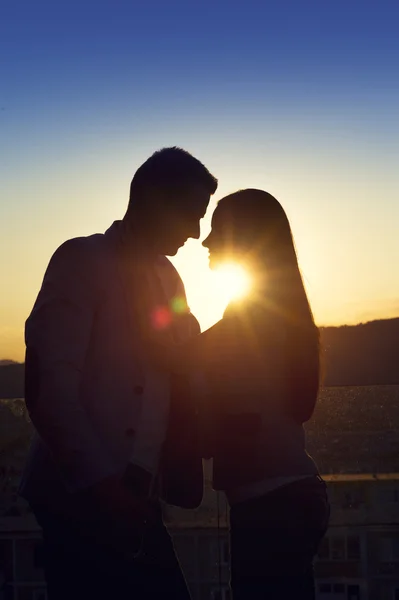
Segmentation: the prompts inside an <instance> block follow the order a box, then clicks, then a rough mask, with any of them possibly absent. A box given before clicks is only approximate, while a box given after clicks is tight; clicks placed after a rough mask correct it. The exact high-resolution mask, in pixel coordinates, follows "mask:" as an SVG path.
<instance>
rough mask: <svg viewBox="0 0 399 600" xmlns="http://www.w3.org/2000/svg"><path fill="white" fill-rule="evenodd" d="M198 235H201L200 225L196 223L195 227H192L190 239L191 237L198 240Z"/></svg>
mask: <svg viewBox="0 0 399 600" xmlns="http://www.w3.org/2000/svg"><path fill="white" fill-rule="evenodd" d="M200 235H201V227H200V224H199V223H198V224H197V225H195V226H194V227H193V230H192V232H191V235H190V237H192V238H193V239H194V240H198V239H199V237H200Z"/></svg>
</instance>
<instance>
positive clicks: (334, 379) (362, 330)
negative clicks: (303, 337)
mask: <svg viewBox="0 0 399 600" xmlns="http://www.w3.org/2000/svg"><path fill="white" fill-rule="evenodd" d="M320 334H321V344H322V348H323V363H324V365H323V367H324V372H325V376H324V385H326V386H336V385H337V386H346V385H394V384H399V352H398V341H399V318H397V319H384V320H379V321H370V322H369V323H364V324H360V325H354V326H342V327H322V328H321V329H320Z"/></svg>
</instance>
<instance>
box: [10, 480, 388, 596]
mask: <svg viewBox="0 0 399 600" xmlns="http://www.w3.org/2000/svg"><path fill="white" fill-rule="evenodd" d="M325 478H326V480H327V483H328V488H329V494H330V499H331V504H332V517H331V526H330V529H329V532H328V535H327V537H326V538H325V540H324V542H323V544H322V545H321V548H320V552H319V556H318V559H317V561H316V577H317V599H318V600H399V474H396V473H394V474H381V475H376V476H374V475H367V474H361V475H332V476H326V477H325ZM218 514H219V519H218ZM227 516H228V515H227V509H226V504H225V502H224V501H223V499H222V497H221V496H220V497H219V511H217V495H216V494H215V493H214V492H212V491H211V490H210V489H209V487H208V488H207V489H206V493H205V498H204V502H203V505H202V506H201V508H200V509H198V510H197V511H182V510H179V509H174V508H170V507H168V508H167V510H166V515H165V517H166V520H167V522H168V526H169V528H170V530H171V532H172V535H173V537H174V541H175V546H176V550H177V552H178V555H179V558H180V561H181V564H182V566H183V569H184V572H185V575H186V579H187V582H188V584H189V587H190V590H191V593H192V598H193V600H230V594H229V588H228V582H229V544H228V530H227V527H228V525H227ZM42 558H43V557H42V553H41V537H40V529H39V527H38V526H37V524H36V522H35V521H34V519H33V518H32V516H31V515H29V514H25V515H24V516H10V517H3V518H2V519H0V600H45V599H46V592H45V584H44V577H43V572H42Z"/></svg>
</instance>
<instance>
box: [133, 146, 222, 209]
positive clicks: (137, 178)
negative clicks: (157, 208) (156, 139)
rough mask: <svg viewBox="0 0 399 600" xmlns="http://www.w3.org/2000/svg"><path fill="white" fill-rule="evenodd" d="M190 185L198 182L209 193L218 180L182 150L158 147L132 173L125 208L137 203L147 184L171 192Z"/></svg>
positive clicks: (215, 187) (212, 191)
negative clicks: (127, 203) (127, 204)
mask: <svg viewBox="0 0 399 600" xmlns="http://www.w3.org/2000/svg"><path fill="white" fill-rule="evenodd" d="M192 185H202V186H204V188H205V189H207V190H208V191H209V194H210V195H212V194H214V193H215V192H216V189H217V186H218V181H217V179H216V178H215V177H214V176H213V175H212V174H211V173H210V172H209V171H208V169H207V168H206V167H205V166H204V165H203V164H202V163H201V162H200V161H199V160H198V159H196V158H194V156H192V155H191V154H190V153H189V152H187V151H186V150H183V149H182V148H177V147H176V146H174V147H173V148H162V150H157V152H154V154H153V155H152V156H150V158H148V159H147V160H146V161H145V163H143V164H142V165H141V167H139V168H138V169H137V171H136V173H135V174H134V177H133V179H132V183H131V184H130V197H129V206H128V209H127V210H128V212H129V211H130V210H131V209H132V208H133V206H137V204H139V203H140V196H142V195H143V192H145V191H146V189H148V188H150V187H152V188H158V189H160V190H163V191H165V192H167V193H171V194H172V193H174V192H178V191H182V190H184V189H187V188H189V187H190V186H192Z"/></svg>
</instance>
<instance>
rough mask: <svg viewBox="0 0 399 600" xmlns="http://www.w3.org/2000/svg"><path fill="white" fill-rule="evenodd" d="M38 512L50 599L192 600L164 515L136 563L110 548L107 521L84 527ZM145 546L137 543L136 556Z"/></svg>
mask: <svg viewBox="0 0 399 600" xmlns="http://www.w3.org/2000/svg"><path fill="white" fill-rule="evenodd" d="M33 510H34V513H35V515H36V518H37V520H38V523H39V525H40V526H41V527H42V529H43V539H44V557H45V576H46V581H47V588H48V598H49V600H90V599H91V598H93V600H94V599H95V600H113V599H115V600H116V599H118V600H124V599H126V600H127V599H129V600H149V599H151V600H155V599H157V600H158V599H159V598H173V599H174V600H189V599H190V594H189V592H188V589H187V586H186V582H185V580H184V577H183V574H182V571H181V568H180V565H179V562H178V560H177V557H176V554H175V551H174V547H173V543H172V540H171V537H170V535H169V533H168V532H167V530H166V528H165V526H164V525H163V523H162V518H161V515H160V516H159V522H158V523H157V524H156V525H155V526H153V527H152V528H151V531H149V532H148V534H147V536H146V538H144V539H145V540H146V543H145V544H144V548H145V549H144V551H143V553H142V554H141V555H140V556H139V557H138V558H136V559H133V558H127V557H126V555H124V554H123V553H122V552H121V553H119V552H117V551H116V550H112V548H110V547H109V546H107V544H106V543H105V541H104V540H103V539H102V537H101V521H99V522H98V524H94V523H91V524H89V523H82V522H80V523H79V522H77V521H72V520H71V519H64V518H62V517H58V516H55V515H51V514H49V513H48V512H46V511H44V510H40V509H39V508H38V507H33ZM139 543H140V538H137V539H134V540H133V539H132V552H134V551H135V550H136V549H137V548H138V547H139Z"/></svg>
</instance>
